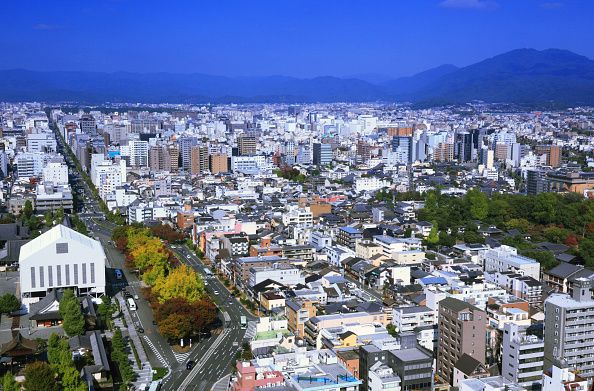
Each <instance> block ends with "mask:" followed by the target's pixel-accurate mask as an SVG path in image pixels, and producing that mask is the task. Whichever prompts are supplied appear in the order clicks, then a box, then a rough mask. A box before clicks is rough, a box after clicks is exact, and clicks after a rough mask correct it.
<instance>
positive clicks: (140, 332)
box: [136, 327, 144, 334]
mask: <svg viewBox="0 0 594 391" xmlns="http://www.w3.org/2000/svg"><path fill="white" fill-rule="evenodd" d="M136 331H138V333H139V334H144V329H143V328H142V327H139V328H137V329H136Z"/></svg>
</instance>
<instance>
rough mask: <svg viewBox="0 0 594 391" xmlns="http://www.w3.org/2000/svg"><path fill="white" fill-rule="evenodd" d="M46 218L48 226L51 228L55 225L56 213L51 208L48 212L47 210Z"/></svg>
mask: <svg viewBox="0 0 594 391" xmlns="http://www.w3.org/2000/svg"><path fill="white" fill-rule="evenodd" d="M44 219H45V226H46V227H48V228H49V227H51V226H53V225H54V215H53V214H52V211H51V210H48V211H47V212H45V216H44Z"/></svg>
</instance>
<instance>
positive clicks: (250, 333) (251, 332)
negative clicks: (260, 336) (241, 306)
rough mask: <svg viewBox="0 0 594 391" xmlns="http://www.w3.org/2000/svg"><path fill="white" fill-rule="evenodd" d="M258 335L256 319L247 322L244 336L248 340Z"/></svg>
mask: <svg viewBox="0 0 594 391" xmlns="http://www.w3.org/2000/svg"><path fill="white" fill-rule="evenodd" d="M255 336H256V321H254V320H250V321H249V322H248V324H247V330H246V331H245V336H244V338H245V339H247V340H250V341H251V340H252V339H254V337H255Z"/></svg>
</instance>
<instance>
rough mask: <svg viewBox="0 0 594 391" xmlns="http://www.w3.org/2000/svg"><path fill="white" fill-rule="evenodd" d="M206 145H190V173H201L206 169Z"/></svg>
mask: <svg viewBox="0 0 594 391" xmlns="http://www.w3.org/2000/svg"><path fill="white" fill-rule="evenodd" d="M208 168H209V167H208V147H207V146H206V145H196V146H194V147H192V149H191V153H190V173H191V174H192V175H197V174H201V173H202V172H203V171H206V170H208Z"/></svg>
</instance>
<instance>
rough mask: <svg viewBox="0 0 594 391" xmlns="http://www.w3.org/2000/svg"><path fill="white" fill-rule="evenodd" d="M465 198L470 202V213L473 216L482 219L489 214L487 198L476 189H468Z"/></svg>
mask: <svg viewBox="0 0 594 391" xmlns="http://www.w3.org/2000/svg"><path fill="white" fill-rule="evenodd" d="M466 200H467V201H468V203H469V204H470V214H471V215H472V217H473V218H475V219H478V220H481V221H482V220H484V219H486V218H487V216H488V215H489V199H488V198H487V196H486V195H485V194H484V193H482V192H481V191H480V190H478V189H472V190H469V191H468V193H466Z"/></svg>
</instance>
